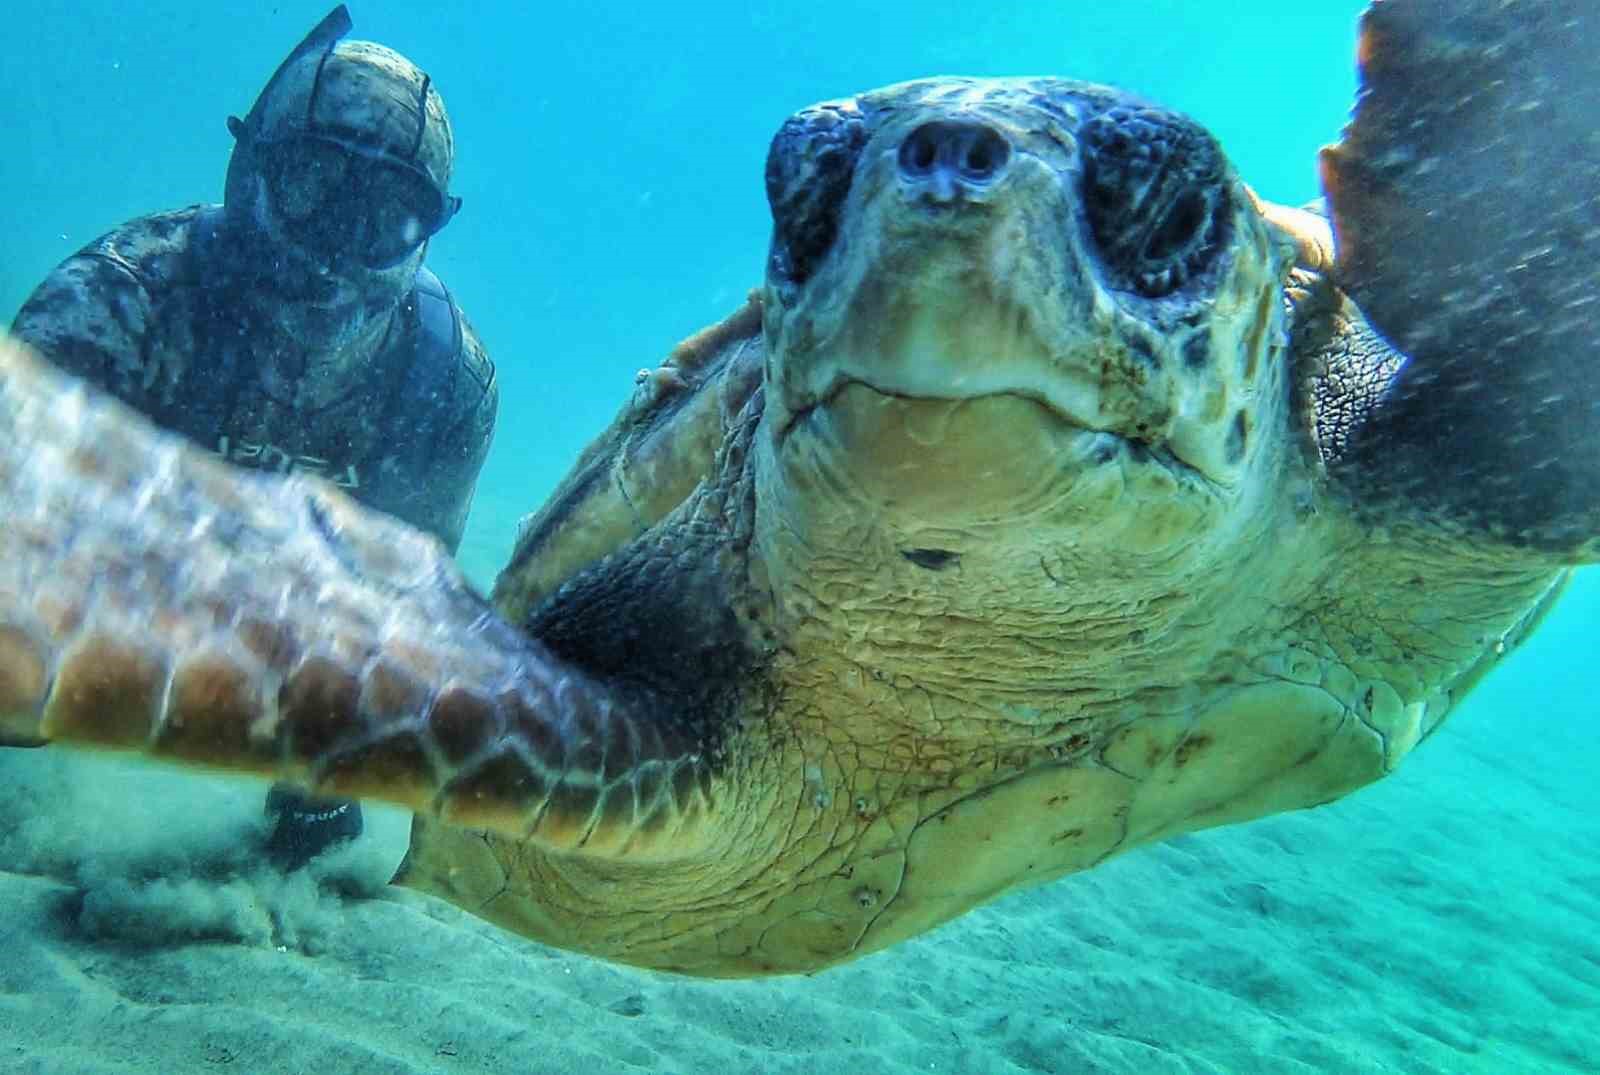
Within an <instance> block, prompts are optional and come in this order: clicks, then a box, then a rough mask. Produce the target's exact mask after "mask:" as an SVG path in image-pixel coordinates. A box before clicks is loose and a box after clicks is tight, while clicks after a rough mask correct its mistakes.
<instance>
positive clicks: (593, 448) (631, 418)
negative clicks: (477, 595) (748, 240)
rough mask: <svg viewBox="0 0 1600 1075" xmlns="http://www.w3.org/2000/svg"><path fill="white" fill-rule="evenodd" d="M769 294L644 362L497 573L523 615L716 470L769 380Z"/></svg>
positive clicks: (518, 618)
mask: <svg viewBox="0 0 1600 1075" xmlns="http://www.w3.org/2000/svg"><path fill="white" fill-rule="evenodd" d="M765 356H766V352H765V347H764V345H763V343H762V339H761V302H760V299H759V298H758V297H757V295H756V294H752V295H751V296H750V297H749V298H747V299H746V300H745V303H744V305H742V306H741V307H739V309H738V310H735V311H734V312H733V313H732V314H730V315H729V316H727V317H725V318H723V319H722V320H721V321H719V322H717V323H715V324H713V325H710V326H707V327H706V328H704V329H702V330H700V331H699V332H697V333H695V334H694V335H692V336H690V337H689V338H688V339H686V340H684V341H683V342H682V343H680V344H678V346H676V347H675V348H673V349H672V352H671V353H670V354H669V355H668V356H667V357H666V359H665V360H664V361H663V362H662V363H661V364H660V365H658V366H655V367H654V368H651V369H641V370H640V371H639V373H638V375H637V376H636V378H635V379H634V387H633V392H632V393H631V394H630V396H629V398H628V399H627V400H626V401H625V402H624V403H623V405H622V409H621V411H619V412H618V414H617V416H616V418H615V419H613V420H612V422H611V425H610V426H608V427H607V428H606V429H605V431H604V432H602V433H601V434H600V435H599V436H598V437H596V438H595V439H594V440H593V441H592V442H591V443H590V444H589V446H588V447H587V448H585V449H584V451H583V454H582V455H580V456H579V457H578V461H577V462H576V463H574V464H573V467H572V469H571V471H569V472H568V474H567V476H566V477H565V478H564V479H562V481H561V484H560V485H559V486H558V487H557V488H556V491H555V492H554V493H553V494H552V495H551V496H550V498H549V499H548V500H547V501H545V504H544V506H543V507H542V508H540V509H539V510H538V511H537V512H536V513H534V514H533V515H530V516H529V517H528V518H527V519H526V520H524V522H523V525H522V528H521V532H520V533H519V534H518V535H517V545H516V549H515V550H514V551H513V552H512V554H511V560H510V562H509V563H507V565H506V567H505V570H503V571H502V572H501V573H500V577H499V578H498V579H496V580H495V586H494V604H495V607H496V608H497V609H499V610H500V613H501V615H503V616H505V617H506V618H507V619H509V620H511V621H513V622H515V623H521V622H522V621H523V620H524V619H525V618H526V617H527V615H528V614H529V613H530V612H531V611H532V610H533V609H534V608H535V607H536V606H537V605H538V604H539V603H540V602H541V601H543V600H544V599H545V598H547V597H549V596H550V595H551V594H552V593H554V592H555V590H556V588H557V587H558V586H560V585H561V584H562V583H564V582H566V581H567V580H568V579H569V578H571V577H572V576H573V575H575V574H577V573H578V571H580V570H581V569H583V568H584V567H587V566H588V565H590V564H592V563H594V562H595V561H597V560H599V559H600V558H601V557H603V556H605V555H607V554H609V553H612V552H615V551H617V550H618V549H620V548H622V547H623V546H624V545H626V544H627V543H628V542H630V541H633V540H634V539H636V538H638V537H639V536H640V535H642V534H643V533H645V531H647V530H649V529H650V528H651V527H652V526H654V525H655V524H656V523H658V522H660V521H661V520H662V519H663V518H665V517H666V516H667V515H668V514H669V513H670V512H672V511H673V509H675V508H677V506H678V505H679V504H681V503H683V502H684V501H685V500H686V499H688V497H689V494H690V493H691V492H693V491H694V489H695V487H696V486H697V485H699V484H700V482H701V481H703V480H704V479H705V478H707V477H708V476H709V475H710V472H711V469H712V464H713V463H714V461H715V459H716V455H717V451H718V449H719V448H720V447H721V445H722V443H723V441H724V440H725V439H726V437H727V434H728V430H729V428H730V427H731V426H732V425H733V423H734V421H735V420H736V419H737V417H738V415H739V413H740V412H741V411H742V410H743V408H744V405H745V403H746V402H747V401H748V400H749V398H750V396H751V394H752V393H754V392H755V390H756V386H757V385H759V384H760V382H761V373H762V369H763V361H764V359H765Z"/></svg>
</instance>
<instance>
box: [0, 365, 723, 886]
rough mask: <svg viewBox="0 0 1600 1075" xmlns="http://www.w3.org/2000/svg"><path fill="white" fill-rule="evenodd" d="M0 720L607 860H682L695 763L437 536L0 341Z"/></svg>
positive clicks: (683, 743)
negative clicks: (632, 855)
mask: <svg viewBox="0 0 1600 1075" xmlns="http://www.w3.org/2000/svg"><path fill="white" fill-rule="evenodd" d="M0 506H3V511H4V519H3V520H0V731H3V732H4V733H5V735H6V736H7V737H9V738H11V739H13V740H18V741H24V742H33V741H39V740H45V741H50V742H69V743H77V744H84V745H89V746H94V747H100V748H106V749H112V750H120V751H130V752H136V753H140V754H144V755H148V756H151V757H154V758H158V759H164V760H169V761H173V762H178V763H182V764H186V765H192V766H203V767H209V768H223V769H234V770H243V771H248V772H252V773H258V774H261V775H265V776H271V777H275V778H279V779H287V780H291V781H294V782H296V783H298V784H301V785H303V786H305V787H308V788H310V789H311V790H313V791H315V792H316V793H318V794H323V795H329V796H339V797H373V798H381V799H386V800H389V801H392V802H396V803H400V804H402V805H405V806H408V807H411V808H413V809H415V810H418V811H422V812H424V813H427V814H431V815H434V816H437V817H440V818H442V819H443V820H445V821H447V822H451V823H454V824H458V825H467V826H473V827H477V828H484V829H492V830H495V831H498V832H501V833H505V834H508V835H514V836H516V837H518V838H531V839H532V840H533V841H534V842H535V843H538V844H542V845H546V846H550V847H557V848H578V847H583V848H586V849H590V850H593V851H595V852H596V853H600V854H606V853H611V852H614V851H618V850H622V849H624V848H628V849H632V848H638V847H641V846H642V847H645V848H649V847H650V846H652V844H653V842H654V841H658V840H659V841H668V842H670V846H671V848H672V849H673V850H674V851H678V850H682V849H684V848H685V847H689V848H692V847H694V846H695V845H696V841H697V839H699V837H700V836H701V835H702V834H703V832H704V830H705V828H706V826H705V825H704V823H703V822H704V819H705V817H706V814H707V812H708V805H709V792H708V787H709V784H708V779H709V778H708V774H707V771H706V768H707V766H708V764H709V762H708V760H707V758H706V755H705V753H704V751H703V750H702V747H701V744H700V743H699V742H698V741H697V740H696V738H695V734H694V732H693V730H692V729H689V728H686V727H683V726H680V725H679V724H676V723H674V722H673V721H671V720H667V719H657V718H659V717H661V716H662V714H661V712H660V709H659V707H654V708H652V704H651V702H652V700H651V698H650V696H649V694H648V692H647V691H645V690H642V689H639V688H637V687H615V688H614V687H613V686H611V685H608V684H606V683H603V682H601V681H600V680H599V679H597V678H596V677H595V676H593V675H590V674H587V673H585V672H583V671H581V670H579V669H577V668H576V667H574V666H572V665H571V664H570V663H568V662H564V661H562V660H561V659H559V658H557V657H555V656H553V655H552V654H551V652H550V651H549V650H548V649H547V648H545V647H544V646H542V645H540V644H539V643H537V642H534V641H532V640H530V639H528V638H527V637H526V636H524V635H523V634H522V633H521V632H520V631H517V630H515V629H513V628H511V627H510V626H508V625H506V624H505V623H504V622H503V621H501V620H500V619H499V618H498V617H497V616H496V615H495V614H494V612H493V611H492V610H491V609H490V608H489V607H488V606H487V605H486V604H485V603H484V601H483V600H482V599H481V598H480V597H478V596H477V595H476V594H474V593H473V592H472V591H471V590H470V589H469V588H468V587H467V585H466V584H465V582H464V581H463V580H462V578H461V576H460V574H459V573H458V572H457V571H456V569H455V567H454V565H453V564H452V563H451V562H450V559H449V557H448V556H447V555H446V554H445V552H444V550H443V548H442V546H440V545H439V544H438V543H437V542H436V541H433V540H432V539H430V538H428V537H426V536H424V535H423V534H421V533H420V532H418V531H415V530H412V529H411V528H409V527H406V526H404V525H403V524H400V523H398V522H396V521H394V520H392V519H390V518H388V517H386V516H383V515H380V514H378V513H376V512H371V511H368V510H365V509H363V508H361V507H360V506H358V505H357V504H355V503H354V502H353V501H351V500H349V499H348V498H346V497H344V496H343V495H342V494H340V493H338V492H337V491H336V490H334V489H333V488H332V487H331V486H328V485H326V484H325V483H322V482H320V481H317V480H314V479H302V478H288V479H283V478H274V477H267V476H262V475H255V474H249V473H246V472H242V471H238V470H234V469H233V468H230V467H228V466H226V465H224V464H222V463H220V462H218V461H215V460H213V459H209V458H206V453H204V452H203V451H201V450H199V449H196V448H194V447H192V446H190V445H188V444H187V443H186V442H182V441H180V440H179V439H177V438H175V437H172V436H169V435H166V434H162V433H160V432H158V431H157V430H156V429H155V428H154V427H152V426H151V425H149V424H148V423H147V422H145V421H143V420H142V419H140V418H139V417H138V416H137V415H135V414H134V413H133V412H132V411H129V410H127V409H126V408H124V407H122V406H121V405H119V404H117V403H115V402H114V401H112V400H111V399H109V397H104V396H100V395H98V394H96V393H94V392H92V391H90V390H87V389H86V388H85V387H84V386H83V385H81V384H78V383H76V382H73V381H70V380H68V379H67V378H65V377H64V376H62V375H61V374H59V373H58V372H56V371H54V370H51V369H49V368H48V367H46V366H44V365H43V364H42V363H40V362H39V361H38V360H37V359H35V358H33V357H32V356H30V355H29V354H27V353H26V352H25V351H23V350H22V349H21V348H19V347H17V346H16V345H14V344H10V343H7V342H5V341H4V340H3V339H0Z"/></svg>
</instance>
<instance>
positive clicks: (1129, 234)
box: [1079, 107, 1228, 299]
mask: <svg viewBox="0 0 1600 1075" xmlns="http://www.w3.org/2000/svg"><path fill="white" fill-rule="evenodd" d="M1079 142H1080V145H1081V147H1082V150H1083V160H1084V169H1083V202H1084V209H1085V212H1086V214H1087V216H1088V219H1089V228H1090V230H1091V231H1092V232H1093V234H1094V239H1095V242H1096V243H1097V244H1098V245H1099V247H1100V250H1101V253H1102V255H1103V265H1104V268H1105V272H1106V274H1107V276H1108V277H1109V280H1110V283H1111V284H1112V286H1114V287H1118V288H1121V289H1123V290H1130V291H1135V292H1137V293H1138V294H1140V295H1143V296H1145V297H1146V298H1152V299H1157V298H1161V297H1162V296H1164V295H1170V294H1171V293H1173V292H1174V291H1177V290H1178V289H1179V288H1181V287H1183V286H1184V284H1186V283H1188V282H1189V281H1190V280H1191V279H1193V278H1194V277H1195V276H1197V275H1199V274H1200V273H1203V272H1204V271H1205V270H1206V269H1207V267H1208V266H1209V265H1210V264H1211V262H1212V261H1213V260H1214V259H1215V257H1216V255H1217V252H1218V251H1219V250H1220V249H1221V248H1222V242H1223V239H1224V236H1223V234H1222V232H1223V227H1224V223H1225V218H1226V209H1227V204H1228V192H1227V182H1226V179H1225V168H1224V165H1223V159H1222V152H1221V150H1219V149H1218V148H1217V144H1216V142H1215V141H1214V140H1213V139H1212V138H1211V136H1210V135H1209V134H1207V133H1206V132H1205V131H1203V130H1201V129H1200V128H1199V127H1197V126H1196V125H1195V124H1193V123H1191V122H1190V121H1188V120H1186V119H1184V118H1183V117H1181V116H1177V115H1174V114H1172V113H1170V112H1162V111H1160V110H1157V109H1149V108H1140V109H1133V108H1125V107H1123V108H1113V109H1111V110H1109V111H1106V112H1102V113H1101V114H1100V115H1098V116H1095V117H1094V118H1093V119H1091V120H1090V121H1089V122H1088V123H1086V124H1085V125H1084V128H1083V132H1082V133H1081V135H1080V136H1079Z"/></svg>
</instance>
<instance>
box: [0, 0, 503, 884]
mask: <svg viewBox="0 0 1600 1075" xmlns="http://www.w3.org/2000/svg"><path fill="white" fill-rule="evenodd" d="M350 26H351V22H350V17H349V15H348V13H347V12H346V11H345V9H344V7H343V6H342V5H341V6H340V7H338V8H336V9H335V10H334V11H333V12H332V13H331V14H330V15H329V16H328V17H327V18H325V19H324V20H323V21H322V23H320V24H319V25H318V26H317V28H316V29H314V30H313V31H312V32H311V34H310V35H309V36H307V37H306V39H305V40H304V41H303V42H301V44H300V45H299V46H298V47H297V48H296V49H295V50H294V51H293V52H292V53H290V55H289V56H288V58H287V59H285V60H284V62H283V64H282V65H281V66H280V67H279V68H278V70H277V72H276V73H275V74H274V75H273V76H272V79H271V80H270V81H269V82H268V83H267V85H266V87H265V88H264V89H263V90H262V91H261V95H260V97H259V98H258V99H257V100H256V102H255V105H254V107H252V108H251V109H250V112H249V113H248V114H247V115H246V116H245V118H244V119H243V120H240V119H238V118H236V117H229V119H228V129H229V131H231V132H232V134H233V136H234V139H235V145H234V149H233V155H232V157H231V159H230V160H229V162H228V172H227V183H226V187H225V190H224V197H223V204H222V205H220V206H210V205H202V206H192V207H190V208H187V209H180V210H178V211H176V212H170V213H158V214H155V215H153V216H147V217H141V218H139V219H137V220H134V221H131V222H129V223H127V224H125V225H123V226H122V227H120V228H118V229H116V230H115V231H113V232H111V233H109V234H108V235H105V236H103V237H102V238H100V239H97V240H95V241H94V242H93V243H91V244H90V245H89V246H87V247H85V248H84V249H83V250H81V251H80V252H79V253H77V254H75V255H73V256H72V257H71V258H68V259H67V260H66V261H65V262H64V263H62V264H61V265H60V266H59V267H58V268H56V270H55V271H54V272H52V273H51V274H50V276H49V277H48V278H47V279H46V280H45V281H44V282H43V283H42V284H40V285H39V287H38V289H37V290H35V291H34V293H33V295H32V296H31V297H30V298H29V299H28V301H27V303H26V304H24V306H23V307H22V309H21V311H20V312H19V313H18V315H17V318H16V322H15V324H14V325H13V327H12V332H13V333H14V334H15V335H16V336H18V337H20V338H21V339H23V340H25V341H27V342H28V343H29V344H31V345H33V347H34V348H36V349H37V350H38V351H39V352H40V353H41V354H43V355H45V356H46V357H47V358H49V359H51V360H52V361H53V362H55V363H56V364H57V365H58V366H60V367H62V368H64V369H66V370H67V371H68V372H70V373H73V374H75V375H77V376H79V377H82V378H83V379H85V380H87V381H90V382H92V383H94V384H95V385H97V386H99V387H100V388H102V389H105V390H107V391H109V392H111V393H112V394H113V395H115V396H117V397H119V398H120V399H122V400H123V401H124V402H126V403H128V404H130V405H131V406H133V407H134V408H136V409H137V410H139V411H142V412H144V413H145V414H146V415H148V416H149V417H150V418H152V419H153V420H155V421H156V422H157V423H158V424H160V425H162V426H165V427H166V428H168V429H171V430H173V431H176V432H178V433H182V434H184V435H186V436H188V437H189V438H191V439H193V440H195V441H198V442H199V443H201V444H203V445H205V446H206V447H208V448H210V449H211V450H213V451H214V452H216V453H217V454H218V455H220V456H222V457H223V458H224V459H226V460H228V461H229V462H231V463H234V464H237V465H240V466H245V467H255V468H259V469H263V470H272V471H290V470H303V471H311V472H314V473H317V474H320V475H322V476H324V477H325V478H327V479H328V480H330V481H332V482H334V483H335V484H337V485H340V486H342V487H344V488H345V490H346V491H347V492H348V493H349V494H350V495H351V496H353V497H355V498H357V499H358V500H361V501H363V502H365V503H367V504H369V505H371V506H373V507H376V508H380V509H382V510H383V511H387V512H389V513H390V514H392V515H396V516H398V517H400V518H401V519H404V520H406V521H407V522H409V523H411V524H412V525H414V526H417V527H420V528H422V529H424V530H427V531H429V532H431V533H433V534H434V535H436V536H437V537H438V538H439V539H440V540H441V541H442V542H444V544H445V545H446V546H448V547H449V549H450V551H451V552H452V553H453V552H454V551H455V550H456V547H457V545H459V543H460V541H461V532H462V529H463V527H464V526H465V524H466V518H467V509H468V507H469V506H470V504H471V501H472V491H473V486H474V484H475V483H476V482H477V478H478V471H479V469H480V468H481V467H482V465H483V460H484V456H485V455H486V454H487V453H488V450H489V441H490V437H491V435H492V434H493V431H494V421H495V411H496V407H497V404H498V397H499V393H498V388H497V386H496V384H495V378H494V366H493V365H492V364H491V363H490V361H489V359H488V357H487V355H486V354H485V353H484V350H483V347H482V345H480V344H479V342H478V338H477V336H476V335H475V334H474V333H473V331H472V329H471V327H470V326H469V325H468V324H467V321H466V318H465V317H464V316H462V313H461V310H460V308H459V307H457V305H456V304H455V301H454V300H453V299H452V298H451V296H450V293H449V292H448V291H446V290H445V288H444V286H443V285H442V284H441V283H440V282H439V280H438V278H437V277H436V276H434V275H433V274H432V273H431V272H430V271H428V269H426V268H424V267H423V264H422V261H423V256H424V254H425V252H426V249H427V243H428V240H429V239H430V238H431V237H432V236H433V235H434V234H435V233H436V232H437V231H438V230H439V229H440V228H442V227H444V225H445V224H446V223H448V222H449V220H450V218H451V216H452V215H454V213H455V212H456V210H457V209H458V208H459V207H460V204H461V203H460V201H459V199H456V198H453V197H451V196H450V195H449V193H448V183H449V180H450V167H451V162H452V158H453V155H454V143H453V139H452V136H451V131H450V121H449V119H448V117H447V116H446V114H445V110H444V102H443V101H442V100H441V99H440V97H439V93H438V91H437V90H436V89H434V88H433V86H432V84H431V82H430V81H429V79H428V76H426V75H425V74H423V73H422V72H421V71H419V70H418V69H417V68H416V67H415V66H413V65H412V63H411V62H410V61H409V60H407V59H405V57H403V56H401V55H399V54H398V53H395V52H393V51H391V50H389V49H387V48H385V47H383V46H381V45H376V44H372V43H369V42H360V41H351V42H346V43H340V39H341V38H342V37H344V35H345V34H346V33H348V32H349V30H350ZM267 812H268V815H269V819H270V823H271V825H272V829H271V833H270V835H269V837H268V841H267V853H268V856H269V857H270V858H271V859H272V860H273V861H274V862H276V863H277V864H278V865H280V866H281V867H282V868H284V869H286V870H288V869H294V868H298V867H299V866H302V865H304V864H305V863H306V862H308V861H310V860H311V859H312V858H313V857H315V856H316V855H317V854H318V853H320V852H321V851H322V850H323V849H324V848H326V847H328V846H329V845H330V844H333V843H336V842H339V841H341V840H346V839H350V838H353V837H354V836H356V835H358V834H359V833H360V832H361V828H362V819H361V812H360V807H359V806H358V805H357V804H355V803H348V802H331V801H319V800H314V799H310V798H307V797H305V796H303V795H301V794H300V793H299V792H297V791H295V790H294V789H293V788H290V787H288V786H286V785H279V786H278V787H275V788H273V790H272V792H271V793H270V794H269V796H268V799H267Z"/></svg>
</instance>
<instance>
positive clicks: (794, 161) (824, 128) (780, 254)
mask: <svg viewBox="0 0 1600 1075" xmlns="http://www.w3.org/2000/svg"><path fill="white" fill-rule="evenodd" d="M866 142H867V128H866V123H865V122H864V121H863V120H862V118H861V115H860V113H858V112H856V111H855V109H854V108H849V107H846V106H843V105H838V104H832V105H818V106H816V107H814V108H808V109H806V110H805V111H804V112H800V113H798V114H796V115H794V116H792V117H790V119H789V120H788V121H787V122H786V123H784V125H783V126H782V127H781V128H779V130H778V133H777V135H776V136H774V138H773V139H772V147H771V148H770V149H769V150H768V151H767V203H768V204H769V205H770V206H771V207H772V251H771V256H770V258H769V260H768V271H769V272H770V273H771V274H772V275H773V276H774V277H776V278H778V279H780V280H786V281H788V282H790V283H795V284H801V283H804V282H805V281H806V280H807V279H808V278H809V277H810V276H811V274H812V272H813V271H815V269H816V267H817V264H818V263H819V262H821V260H822V259H823V257H824V256H825V255H826V254H827V253H828V250H829V249H830V248H831V247H832V246H833V241H834V239H835V238H836V237H837V236H838V233H839V213H840V210H841V209H842V207H843V205H844V199H845V195H847V194H849V193H850V182H851V180H852V179H853V178H854V177H855V170H856V160H857V159H858V158H859V157H860V156H861V147H862V146H864V145H865V144H866Z"/></svg>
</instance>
